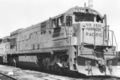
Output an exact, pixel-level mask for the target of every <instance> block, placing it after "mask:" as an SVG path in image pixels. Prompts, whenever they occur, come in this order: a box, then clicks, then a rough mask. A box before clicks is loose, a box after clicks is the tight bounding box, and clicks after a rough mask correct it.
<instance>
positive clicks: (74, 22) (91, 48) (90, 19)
mask: <svg viewBox="0 0 120 80" xmlns="http://www.w3.org/2000/svg"><path fill="white" fill-rule="evenodd" d="M65 16H66V17H65V26H66V28H69V30H70V31H68V34H69V35H70V36H69V38H70V44H69V45H70V46H76V47H75V51H74V49H73V53H72V52H71V53H70V60H71V58H72V59H73V61H72V64H71V66H72V65H73V67H72V68H71V69H72V70H76V69H77V70H78V72H81V73H84V74H87V75H89V72H88V70H86V69H84V68H85V66H86V65H87V63H89V64H90V65H91V66H92V67H93V73H91V74H90V75H103V74H106V68H105V67H106V66H107V65H108V61H109V60H110V59H112V58H114V57H116V53H115V46H113V41H112V40H113V33H112V35H111V34H109V32H110V31H109V27H108V25H107V23H106V16H102V15H101V14H99V13H98V12H97V11H95V10H93V9H90V8H86V7H84V8H80V7H75V8H72V9H70V10H68V12H67V13H66V15H65ZM111 36H112V37H111ZM111 41H112V42H111ZM111 43H112V44H111ZM74 64H76V66H75V65H74ZM101 65H102V66H103V67H100V66H101ZM87 66H88V65H87ZM96 66H98V67H97V68H96ZM76 67H77V68H76ZM81 68H83V69H82V70H81ZM97 69H98V71H97ZM108 74H110V73H109V71H108Z"/></svg>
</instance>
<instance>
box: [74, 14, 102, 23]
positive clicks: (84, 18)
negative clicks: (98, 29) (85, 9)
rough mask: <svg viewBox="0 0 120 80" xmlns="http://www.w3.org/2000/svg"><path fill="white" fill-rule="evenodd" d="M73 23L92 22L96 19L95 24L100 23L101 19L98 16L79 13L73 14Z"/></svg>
mask: <svg viewBox="0 0 120 80" xmlns="http://www.w3.org/2000/svg"><path fill="white" fill-rule="evenodd" d="M74 15H75V21H76V22H79V21H92V22H94V20H95V19H96V21H97V22H102V19H101V18H100V16H99V15H95V14H91V13H81V12H74Z"/></svg>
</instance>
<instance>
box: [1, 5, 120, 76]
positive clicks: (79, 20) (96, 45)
mask: <svg viewBox="0 0 120 80" xmlns="http://www.w3.org/2000/svg"><path fill="white" fill-rule="evenodd" d="M110 36H111V37H110ZM113 38H114V37H113V31H110V30H109V26H108V25H107V20H106V15H101V14H100V13H99V12H97V11H96V10H94V9H91V8H88V7H78V6H76V7H73V8H71V9H69V10H67V11H66V12H64V13H62V14H60V15H57V16H55V17H51V18H49V19H48V20H46V21H43V22H41V23H38V24H35V25H32V26H30V27H27V28H22V29H18V30H16V31H14V32H11V33H10V36H8V37H5V38H3V39H2V41H1V43H0V50H1V51H0V53H1V59H2V63H4V64H10V65H14V66H28V67H32V68H35V67H37V68H39V69H46V70H54V71H58V72H59V71H62V70H61V69H66V70H70V71H75V72H78V73H81V74H85V75H113V74H114V69H113V67H115V66H117V65H118V63H119V59H118V58H117V54H116V49H115V48H116V46H115V45H114V44H113V43H114V42H113V41H114V39H113Z"/></svg>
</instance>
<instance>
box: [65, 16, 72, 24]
mask: <svg viewBox="0 0 120 80" xmlns="http://www.w3.org/2000/svg"><path fill="white" fill-rule="evenodd" d="M66 26H72V16H66Z"/></svg>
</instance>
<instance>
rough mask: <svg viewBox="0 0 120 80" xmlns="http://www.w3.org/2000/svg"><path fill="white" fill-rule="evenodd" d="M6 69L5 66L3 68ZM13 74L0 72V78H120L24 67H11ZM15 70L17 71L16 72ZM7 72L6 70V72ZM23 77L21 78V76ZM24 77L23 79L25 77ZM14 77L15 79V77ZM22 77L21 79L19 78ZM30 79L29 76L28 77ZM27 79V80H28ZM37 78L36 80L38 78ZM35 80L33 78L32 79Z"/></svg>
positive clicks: (10, 79) (58, 79)
mask: <svg viewBox="0 0 120 80" xmlns="http://www.w3.org/2000/svg"><path fill="white" fill-rule="evenodd" d="M5 69H6V68H5ZM12 71H13V73H14V74H13V75H11V76H9V75H8V74H7V75H6V73H4V72H2V73H0V80H17V79H18V80H22V79H24V77H23V76H24V74H26V76H27V77H29V75H32V76H34V77H36V78H39V79H40V80H41V79H42V80H53V79H54V80H120V78H119V77H114V76H84V75H81V74H77V73H75V72H73V73H71V72H66V71H65V73H57V72H50V71H39V72H38V70H37V71H35V70H30V69H29V70H28V68H27V70H26V69H23V68H21V69H17V68H16V69H13V70H12ZM16 71H17V72H16ZM7 73H8V72H7ZM21 73H23V74H21ZM22 77H23V78H22ZM27 77H25V79H24V80H26V79H27ZM15 78H16V79H15ZM21 78H22V79H21ZM29 79H30V78H29ZM29 79H27V80H29ZM39 79H37V80H39ZM33 80H35V79H33Z"/></svg>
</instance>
